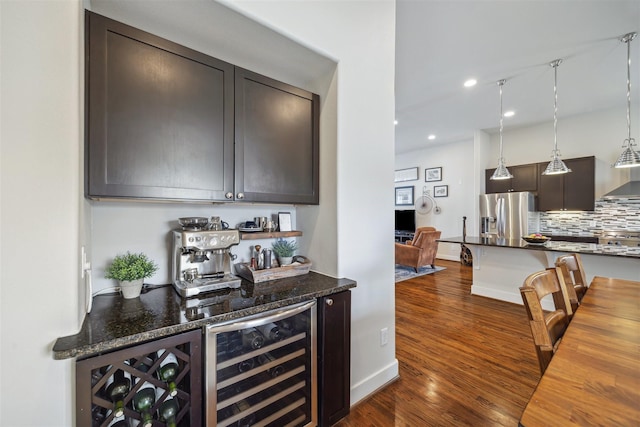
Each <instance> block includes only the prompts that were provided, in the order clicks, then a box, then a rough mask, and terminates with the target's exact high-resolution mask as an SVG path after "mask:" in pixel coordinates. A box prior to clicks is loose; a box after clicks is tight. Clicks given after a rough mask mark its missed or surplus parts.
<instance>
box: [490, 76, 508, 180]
mask: <svg viewBox="0 0 640 427" xmlns="http://www.w3.org/2000/svg"><path fill="white" fill-rule="evenodd" d="M505 83H506V80H505V79H502V80H498V86H499V87H500V157H499V158H498V167H497V168H496V170H495V171H494V172H493V175H491V178H490V179H509V178H513V175H511V173H510V172H509V169H507V167H506V166H505V164H504V157H503V156H502V128H503V126H502V120H503V118H504V116H503V115H502V86H503V85H504V84H505Z"/></svg>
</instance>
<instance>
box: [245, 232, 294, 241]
mask: <svg viewBox="0 0 640 427" xmlns="http://www.w3.org/2000/svg"><path fill="white" fill-rule="evenodd" d="M296 236H302V231H296V230H294V231H257V232H249V233H243V232H242V231H241V232H240V240H258V239H277V238H278V237H296Z"/></svg>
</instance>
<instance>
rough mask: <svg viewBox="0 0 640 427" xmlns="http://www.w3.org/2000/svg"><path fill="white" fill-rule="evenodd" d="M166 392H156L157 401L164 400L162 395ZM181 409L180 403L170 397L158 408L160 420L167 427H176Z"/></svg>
mask: <svg viewBox="0 0 640 427" xmlns="http://www.w3.org/2000/svg"><path fill="white" fill-rule="evenodd" d="M163 393H164V392H163V391H162V389H157V390H156V399H157V400H160V399H162V394H163ZM179 410H180V407H179V406H178V401H177V400H176V399H174V398H173V397H171V396H169V397H167V399H166V400H165V401H164V402H162V403H161V404H160V406H159V407H158V419H159V420H160V421H162V422H164V423H165V424H166V425H167V427H176V417H177V416H178V411H179Z"/></svg>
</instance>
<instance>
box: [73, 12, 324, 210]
mask: <svg viewBox="0 0 640 427" xmlns="http://www.w3.org/2000/svg"><path fill="white" fill-rule="evenodd" d="M85 38H86V40H85V42H86V43H85V44H86V91H85V92H86V93H85V96H86V119H85V122H86V142H85V195H86V196H87V197H88V198H92V199H109V198H116V199H117V198H131V199H158V200H176V201H244V202H265V203H287V204H318V203H319V117H320V99H319V96H318V95H315V94H313V93H311V92H308V91H304V90H302V89H298V88H296V87H293V86H291V85H288V84H285V83H282V82H278V81H276V80H274V79H271V78H269V77H266V76H261V75H259V74H256V73H253V72H251V71H249V70H245V69H242V68H239V67H235V66H234V65H233V64H229V63H227V62H224V61H221V60H218V59H216V58H213V57H210V56H208V55H205V54H203V53H200V52H197V51H195V50H192V49H189V48H186V47H184V46H181V45H178V44H176V43H173V42H171V41H169V40H166V39H163V38H160V37H157V36H155V35H152V34H149V33H146V32H144V31H141V30H139V29H136V28H134V27H131V26H128V25H125V24H122V23H120V22H117V21H114V20H111V19H108V18H106V17H103V16H100V15H97V14H95V13H92V12H88V11H87V12H86V33H85Z"/></svg>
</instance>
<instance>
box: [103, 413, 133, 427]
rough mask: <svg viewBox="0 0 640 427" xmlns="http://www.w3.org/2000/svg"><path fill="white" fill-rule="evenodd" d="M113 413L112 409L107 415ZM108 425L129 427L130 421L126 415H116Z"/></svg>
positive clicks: (110, 426)
mask: <svg viewBox="0 0 640 427" xmlns="http://www.w3.org/2000/svg"><path fill="white" fill-rule="evenodd" d="M109 415H111V411H108V412H107V417H109ZM108 427H129V423H128V422H127V420H126V418H125V417H124V415H120V416H114V417H113V419H112V420H111V422H110V423H109V424H108Z"/></svg>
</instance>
